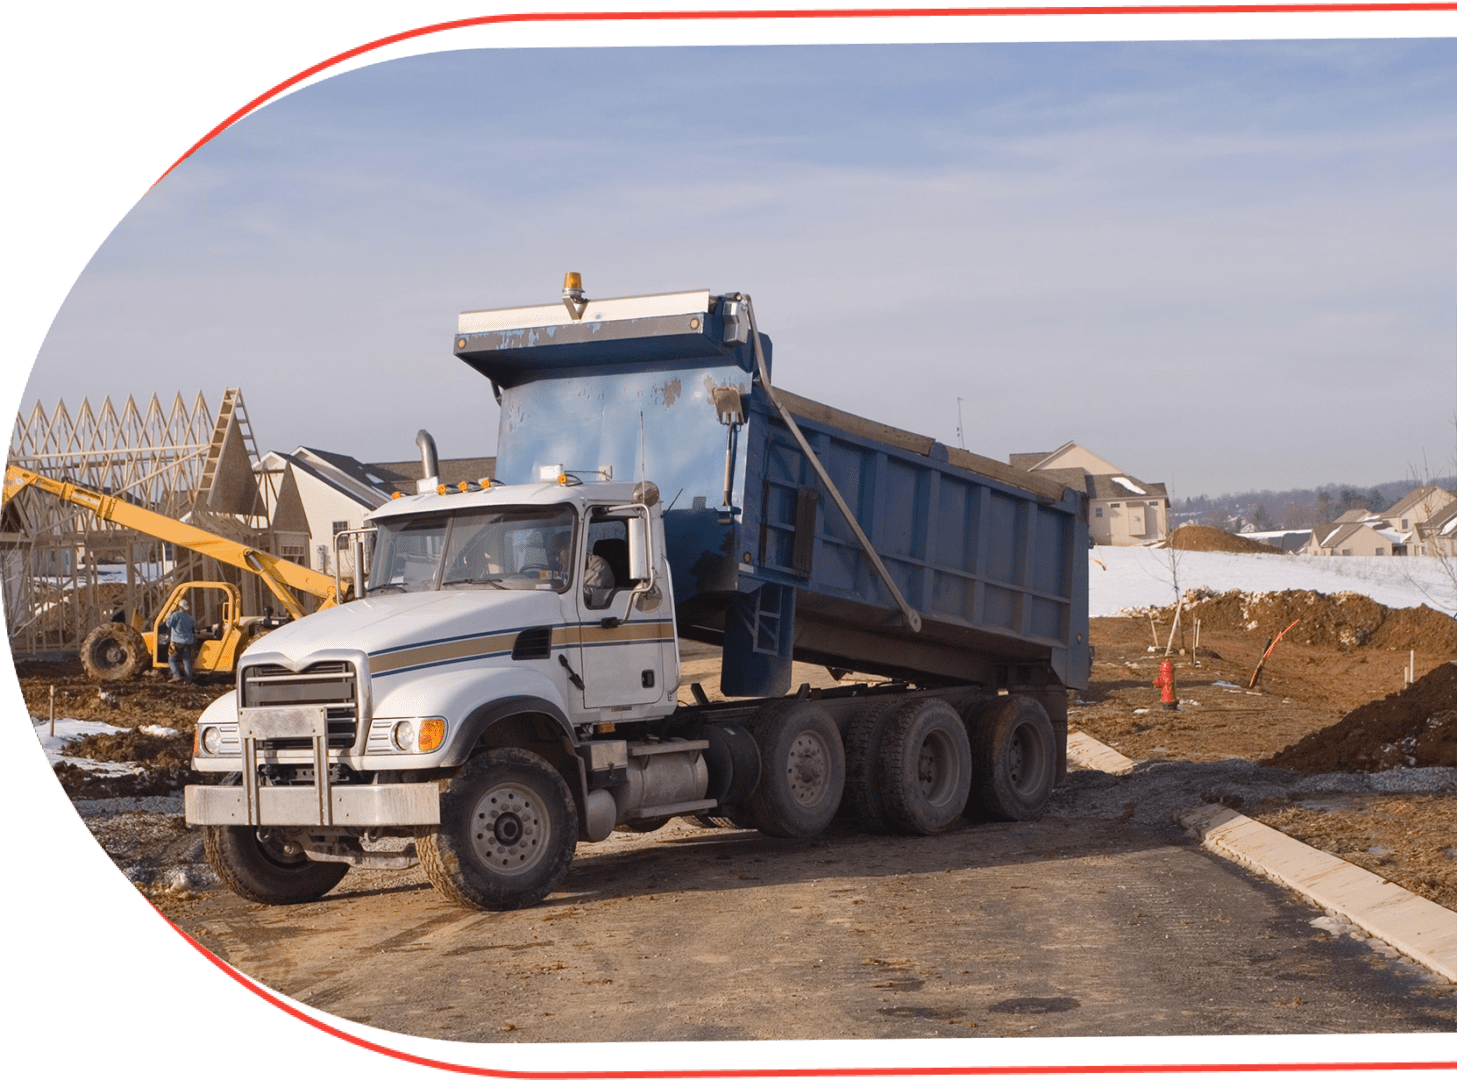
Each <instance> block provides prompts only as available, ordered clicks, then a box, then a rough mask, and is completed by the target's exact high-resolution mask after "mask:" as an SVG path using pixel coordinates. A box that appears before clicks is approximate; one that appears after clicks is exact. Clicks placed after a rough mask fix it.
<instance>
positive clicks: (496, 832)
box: [470, 782, 552, 877]
mask: <svg viewBox="0 0 1457 1080" xmlns="http://www.w3.org/2000/svg"><path fill="white" fill-rule="evenodd" d="M551 829H552V821H551V812H550V811H549V810H548V809H547V807H546V802H545V800H543V799H542V798H541V797H540V796H539V795H538V794H537V793H536V792H535V791H533V790H532V789H531V788H529V787H527V786H526V785H524V784H519V783H512V782H507V783H503V784H497V785H496V786H495V787H493V788H490V789H489V790H487V791H486V792H485V793H484V794H482V795H481V797H480V799H478V800H477V801H476V805H475V808H474V809H473V810H472V811H471V816H470V837H471V848H472V849H473V850H474V852H475V855H476V858H478V859H479V860H480V861H481V862H482V863H484V864H485V865H486V866H487V867H489V868H490V870H491V871H492V872H493V873H496V874H500V875H502V876H505V877H515V876H516V875H518V874H525V873H528V872H529V871H530V870H531V869H532V868H533V867H535V866H536V864H537V863H539V862H541V861H542V860H543V859H544V858H546V855H547V847H548V843H547V841H548V840H549V839H550V837H551Z"/></svg>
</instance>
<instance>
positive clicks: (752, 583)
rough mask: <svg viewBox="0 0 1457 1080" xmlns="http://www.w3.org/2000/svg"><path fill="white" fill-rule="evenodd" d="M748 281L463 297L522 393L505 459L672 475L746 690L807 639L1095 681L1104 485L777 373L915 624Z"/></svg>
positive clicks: (509, 401) (973, 668) (691, 614)
mask: <svg viewBox="0 0 1457 1080" xmlns="http://www.w3.org/2000/svg"><path fill="white" fill-rule="evenodd" d="M727 299H728V298H725V297H715V296H710V295H709V294H708V293H706V292H701V293H681V294H675V295H674V296H672V297H659V298H635V299H632V300H627V301H601V302H594V303H593V304H589V305H588V307H587V310H586V311H585V312H584V313H583V314H582V317H581V318H580V319H573V318H571V316H570V314H569V313H568V311H567V310H566V309H564V308H562V307H560V306H558V307H555V308H522V309H514V310H513V311H498V312H468V313H466V314H463V315H462V316H461V319H460V328H459V332H458V334H457V337H456V342H455V344H456V348H455V352H456V354H457V355H458V356H459V357H460V358H461V359H462V360H464V361H465V362H466V363H468V364H470V365H471V366H472V367H474V368H475V369H476V370H478V371H480V372H481V373H482V374H483V375H485V376H487V377H488V378H489V379H490V380H491V381H492V384H493V387H494V388H495V390H496V392H497V394H498V396H499V400H500V402H501V426H500V434H499V442H498V448H497V466H496V469H497V479H499V480H501V481H503V482H505V483H525V482H533V481H535V480H536V479H537V478H538V475H539V473H538V470H539V469H540V468H541V467H544V466H552V465H560V466H562V467H564V468H565V469H566V471H567V472H569V473H574V474H576V475H577V476H580V477H581V478H582V479H583V480H584V481H590V480H593V479H596V478H597V476H598V475H600V474H601V473H602V472H605V470H607V469H609V468H610V469H611V472H612V478H613V479H614V480H618V481H622V480H633V479H640V478H646V479H648V480H650V481H652V482H654V483H655V484H657V486H658V488H659V490H660V492H661V495H662V500H663V503H664V506H665V513H664V519H663V520H664V528H665V531H666V535H667V543H668V557H669V559H670V561H671V564H672V570H673V580H672V585H673V601H674V605H675V610H676V615H677V619H678V628H679V634H680V635H681V636H684V637H687V638H692V639H697V640H702V641H707V642H711V643H715V644H721V645H722V646H723V649H724V664H723V676H722V679H723V686H722V688H723V691H724V693H726V694H729V695H731V696H767V695H772V694H782V693H784V692H786V691H787V690H788V689H789V687H790V663H791V661H792V660H796V659H797V660H804V661H809V662H813V663H819V664H824V665H826V666H829V667H832V668H844V669H847V670H851V671H860V672H869V673H875V674H881V675H886V676H890V677H893V678H901V679H906V680H908V681H911V682H915V683H917V684H920V685H937V684H947V685H949V684H967V683H974V684H979V685H982V686H984V687H1029V688H1031V687H1044V688H1047V689H1049V690H1051V689H1055V688H1056V687H1058V686H1064V687H1075V688H1082V687H1085V686H1086V685H1087V681H1088V668H1089V649H1088V578H1087V574H1088V560H1087V550H1086V549H1087V536H1088V524H1087V510H1086V506H1085V501H1084V497H1083V494H1082V493H1081V492H1079V491H1075V490H1073V489H1070V488H1068V489H1065V488H1063V486H1062V485H1060V484H1056V483H1053V482H1050V481H1048V480H1046V479H1044V478H1042V477H1038V476H1036V475H1034V474H1032V473H1028V472H1025V471H1023V470H1020V469H1015V468H1013V467H1011V466H1010V465H1005V464H1002V463H1001V462H997V461H993V460H990V459H987V458H982V457H978V456H977V455H974V454H970V453H968V452H966V451H964V450H960V449H956V448H950V447H947V446H945V445H943V444H941V443H938V442H936V441H935V440H933V439H930V438H927V437H925V436H921V435H915V434H912V433H910V432H906V431H901V430H898V429H895V428H891V427H887V426H885V425H883V424H878V423H876V422H874V421H871V420H867V419H864V418H862V417H858V416H853V415H851V414H849V413H844V412H841V411H839V410H836V409H834V408H831V407H829V406H827V405H822V404H819V403H817V402H814V401H811V400H808V399H806V398H801V397H798V396H796V395H793V394H790V393H788V392H786V391H783V390H778V389H777V387H776V388H775V391H774V393H775V395H776V396H777V397H778V399H779V402H780V403H781V404H782V405H784V406H785V407H786V408H787V409H788V411H789V412H790V414H791V415H792V416H793V417H794V418H795V420H796V422H797V424H798V426H799V428H800V429H801V431H802V432H803V435H804V436H805V439H806V440H807V442H808V443H809V446H810V448H811V449H812V451H813V452H814V454H815V456H817V457H818V458H819V460H820V461H821V462H822V463H823V466H824V469H825V471H826V472H827V473H828V475H829V478H830V480H831V481H832V482H833V484H834V486H835V487H836V488H838V490H839V493H840V495H841V496H842V498H843V500H844V502H845V503H846V504H847V505H848V506H849V508H850V509H851V511H852V513H853V514H854V516H855V518H856V519H857V520H858V522H859V524H860V527H861V529H862V530H863V532H864V533H865V534H866V536H867V538H868V539H869V541H870V543H871V545H872V546H873V548H874V550H875V551H876V552H877V553H878V555H879V557H880V560H881V562H882V563H883V565H884V567H885V568H886V570H887V572H888V574H889V576H890V578H891V580H892V581H893V582H894V583H895V585H896V587H897V589H898V590H899V591H900V593H901V595H902V596H903V598H904V600H905V602H906V603H907V604H908V605H909V607H911V608H913V609H914V611H915V612H916V613H917V614H918V615H919V617H920V622H921V625H920V628H919V630H915V629H913V628H912V627H911V626H910V625H908V622H909V621H910V620H908V619H907V618H906V616H905V615H904V614H903V613H902V611H901V610H900V609H899V607H898V605H897V603H896V601H895V598H894V596H893V594H892V593H891V591H890V590H889V588H888V587H887V585H886V583H885V582H884V581H883V580H882V578H881V576H880V573H879V572H878V571H877V569H876V568H875V566H874V562H873V560H872V559H871V558H870V556H869V555H868V554H867V552H866V551H865V550H864V549H863V547H862V545H861V543H860V542H859V540H858V539H857V538H856V536H855V535H854V531H853V530H852V529H851V528H850V526H849V524H848V523H847V521H846V520H845V517H844V515H842V514H841V513H840V511H839V509H838V508H837V506H836V505H835V500H834V499H833V498H832V497H831V495H830V493H829V491H828V490H827V488H826V485H825V484H824V483H823V482H822V480H821V479H820V477H819V475H818V474H817V472H816V470H815V469H814V468H813V467H812V464H811V462H810V461H809V460H808V456H807V455H806V454H805V453H804V451H803V449H802V448H801V446H800V443H799V441H798V440H797V439H796V438H795V437H794V435H793V433H792V432H791V431H790V430H789V428H788V426H787V425H786V424H785V422H784V421H783V419H782V417H781V414H780V412H779V411H778V409H777V407H776V405H775V403H774V401H773V400H772V399H771V396H770V394H769V392H768V391H767V390H766V388H765V387H764V386H763V385H762V384H761V382H760V380H759V378H758V377H757V375H756V371H757V370H758V369H757V366H756V363H755V358H754V350H753V343H752V340H751V336H750V334H749V333H748V329H747V323H746V321H745V319H744V318H743V317H742V314H741V305H735V304H733V303H728V302H726V301H727ZM648 301H664V302H659V303H648ZM614 305H615V306H614ZM553 312H554V313H553ZM760 341H761V346H762V349H763V352H764V355H765V361H766V363H765V368H766V370H767V371H768V372H769V374H770V378H771V379H773V374H772V366H771V363H772V345H771V343H770V342H769V339H768V337H767V335H763V336H761V338H760ZM775 381H776V382H777V380H775Z"/></svg>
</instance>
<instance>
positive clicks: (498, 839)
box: [419, 747, 577, 911]
mask: <svg viewBox="0 0 1457 1080" xmlns="http://www.w3.org/2000/svg"><path fill="white" fill-rule="evenodd" d="M576 846H577V807H576V802H575V801H574V800H573V799H572V792H571V789H569V788H568V787H567V785H566V781H564V780H563V779H562V778H561V774H559V773H558V772H557V771H556V770H555V769H554V768H552V767H551V765H550V764H549V763H548V762H547V761H546V759H545V758H542V757H539V756H537V755H536V754H533V753H531V752H530V751H529V750H520V749H516V748H514V747H507V748H505V749H501V750H492V751H491V752H490V753H486V754H481V755H480V756H478V757H475V758H473V759H471V761H470V762H469V763H468V764H467V765H466V766H465V768H463V769H462V770H461V771H460V772H459V773H457V774H456V776H455V777H454V778H453V779H452V780H451V781H450V786H449V787H448V788H447V789H446V790H445V792H444V793H443V794H442V795H441V796H440V825H439V826H438V827H437V828H436V829H435V830H433V831H431V832H429V833H427V834H426V835H425V836H424V837H423V838H421V840H420V842H419V852H420V865H421V867H423V868H424V870H425V876H426V877H428V878H429V879H430V884H432V885H434V886H435V888H437V889H439V890H440V892H442V893H443V894H445V895H446V896H447V897H449V898H450V899H451V900H453V901H454V902H455V903H457V904H461V905H463V906H465V907H473V908H479V909H482V910H485V911H510V910H511V909H513V908H522V907H530V906H531V905H532V904H536V903H540V902H541V900H542V899H544V898H545V897H546V895H547V894H548V893H549V892H551V891H552V890H553V889H554V888H556V887H557V885H559V884H560V883H561V880H562V878H564V877H566V874H567V868H568V867H570V866H571V864H572V855H573V854H574V853H575V851H576Z"/></svg>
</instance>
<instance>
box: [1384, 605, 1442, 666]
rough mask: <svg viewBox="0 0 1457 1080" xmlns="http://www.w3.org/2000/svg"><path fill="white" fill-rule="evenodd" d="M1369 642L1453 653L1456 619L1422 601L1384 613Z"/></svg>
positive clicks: (1399, 647)
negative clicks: (1417, 605) (1412, 605)
mask: <svg viewBox="0 0 1457 1080" xmlns="http://www.w3.org/2000/svg"><path fill="white" fill-rule="evenodd" d="M1371 645H1372V647H1373V648H1377V649H1415V650H1416V651H1417V652H1418V653H1424V654H1426V655H1427V656H1433V655H1438V656H1453V657H1457V619H1453V618H1451V617H1450V616H1447V615H1443V614H1442V613H1441V612H1440V611H1433V610H1432V609H1431V608H1429V607H1427V605H1426V604H1423V605H1422V606H1421V607H1414V608H1393V609H1391V610H1389V611H1388V612H1387V613H1386V618H1385V619H1384V620H1382V623H1381V625H1380V626H1379V627H1378V628H1377V630H1376V633H1375V634H1373V635H1371Z"/></svg>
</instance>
